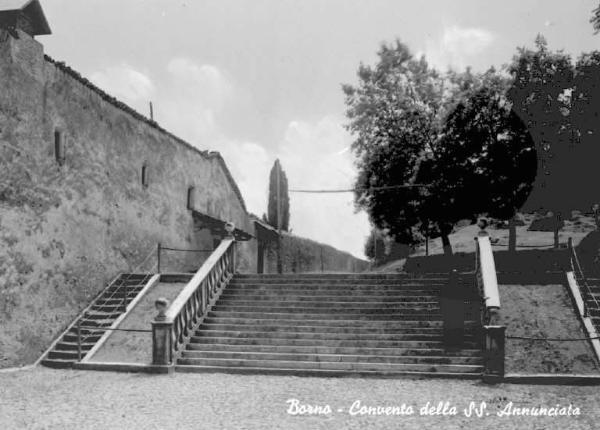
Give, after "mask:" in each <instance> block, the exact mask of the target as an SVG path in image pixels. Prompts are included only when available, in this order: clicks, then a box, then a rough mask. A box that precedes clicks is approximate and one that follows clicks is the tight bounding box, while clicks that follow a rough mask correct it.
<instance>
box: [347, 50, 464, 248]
mask: <svg viewBox="0 0 600 430" xmlns="http://www.w3.org/2000/svg"><path fill="white" fill-rule="evenodd" d="M378 56H379V61H378V63H377V64H376V65H375V66H374V67H370V66H366V65H363V64H361V66H360V67H359V70H358V79H359V82H358V85H356V86H351V85H344V86H343V90H344V93H345V95H346V105H347V107H348V109H347V112H346V114H347V116H348V118H349V120H350V123H349V125H348V129H349V130H350V131H351V132H352V133H353V134H354V136H355V140H354V143H353V146H352V148H353V150H354V152H355V154H356V156H357V166H358V170H359V175H358V179H357V183H356V188H357V190H358V191H357V193H356V195H355V201H356V204H357V206H358V207H359V208H362V209H365V210H366V212H367V213H368V214H369V217H370V220H371V222H372V224H373V225H374V226H375V227H377V228H379V229H381V230H387V231H389V234H390V235H391V236H393V237H395V238H396V240H398V241H399V242H403V243H407V244H408V243H414V242H416V241H418V240H419V239H420V235H419V234H418V233H419V230H420V229H422V226H423V225H424V223H427V224H428V223H429V222H428V221H427V219H426V216H427V215H428V214H427V213H426V211H425V210H424V208H425V207H426V206H425V205H426V204H427V195H428V191H427V189H426V188H423V187H410V188H394V189H385V190H377V189H374V188H377V187H389V186H398V185H400V186H405V185H415V184H417V182H418V181H419V180H420V179H421V178H420V175H419V171H420V166H421V163H422V161H423V160H424V159H425V158H427V157H428V156H430V155H431V154H433V153H435V151H436V146H437V145H438V144H439V135H440V129H441V124H442V118H443V116H444V115H445V111H446V108H447V106H448V105H449V104H450V100H452V99H453V98H454V97H455V94H456V93H457V92H458V91H459V90H460V86H459V85H457V84H455V83H454V82H451V81H450V80H447V82H445V80H444V79H442V77H441V76H440V75H439V73H438V72H437V71H435V70H434V69H432V68H430V67H429V65H428V64H427V62H426V61H425V59H424V58H423V57H422V58H420V59H415V58H414V57H413V56H412V55H411V53H410V51H409V49H408V48H407V47H406V45H404V44H402V43H401V42H399V41H396V42H395V43H394V44H391V45H383V46H382V47H381V48H380V50H379V52H378ZM455 80H456V81H458V79H455ZM446 84H447V85H446Z"/></svg>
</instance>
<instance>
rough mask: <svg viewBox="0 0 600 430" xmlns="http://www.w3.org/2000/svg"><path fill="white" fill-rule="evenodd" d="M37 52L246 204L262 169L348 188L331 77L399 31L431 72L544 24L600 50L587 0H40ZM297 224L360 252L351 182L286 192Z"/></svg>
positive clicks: (488, 53) (362, 231) (348, 76)
mask: <svg viewBox="0 0 600 430" xmlns="http://www.w3.org/2000/svg"><path fill="white" fill-rule="evenodd" d="M41 3H42V6H43V8H44V11H45V13H46V15H47V18H48V21H49V23H50V27H51V28H52V31H53V34H52V35H50V36H43V37H39V38H38V40H39V41H40V42H41V43H42V44H44V47H45V52H46V53H47V54H49V55H50V56H52V57H53V58H55V59H56V60H59V61H64V62H66V63H67V64H68V65H70V66H71V67H73V68H74V69H75V70H77V71H79V72H80V73H81V74H82V75H84V76H86V77H88V78H90V79H91V80H92V81H93V82H94V83H96V84H97V85H98V86H100V87H101V88H103V89H104V90H106V91H107V92H109V93H111V94H112V95H114V96H115V97H117V98H119V99H120V100H122V101H124V102H125V103H127V104H129V105H130V106H131V107H133V108H135V109H137V110H138V111H139V112H141V113H143V114H145V115H148V112H149V108H148V103H149V102H150V101H152V102H153V104H154V113H155V115H154V116H155V120H156V121H157V122H158V123H159V124H160V125H161V126H163V127H165V128H166V129H168V130H169V131H171V132H173V133H175V134H176V135H178V136H180V137H182V138H184V139H186V140H187V141H189V142H190V143H191V144H193V145H195V146H197V147H198V148H200V149H203V150H204V149H209V150H216V151H219V152H221V153H222V155H223V156H224V158H225V160H226V162H227V165H228V167H229V169H230V170H231V172H232V174H233V176H234V178H235V179H236V182H237V183H238V185H239V187H240V189H241V191H242V194H243V196H244V199H245V201H246V205H247V207H248V210H249V211H251V212H253V213H255V214H257V215H259V216H260V215H262V214H263V213H264V212H266V205H267V188H268V176H269V170H270V168H271V166H272V165H273V162H274V161H275V159H276V158H279V159H280V160H281V163H282V166H283V168H284V170H285V171H286V173H287V176H288V182H289V186H290V188H291V189H299V188H300V189H338V188H351V187H352V185H353V182H354V179H355V177H356V169H355V167H354V159H353V156H352V152H351V151H350V150H349V147H350V145H351V143H352V136H351V135H350V134H349V133H348V132H347V131H346V129H345V127H344V125H345V124H346V123H347V121H346V119H345V116H344V115H345V108H344V98H343V93H342V91H341V85H342V84H344V83H350V84H353V83H356V70H357V68H358V66H359V64H360V63H361V62H363V63H366V64H373V63H374V62H375V61H376V52H377V50H378V48H379V46H380V44H381V43H383V42H392V41H394V40H395V39H396V38H398V39H400V40H401V41H402V42H404V43H406V44H407V45H408V46H409V47H410V48H411V50H412V51H413V52H414V53H415V54H417V55H425V56H426V58H427V59H428V60H429V62H430V63H431V64H433V65H435V66H436V67H438V68H439V69H441V70H445V69H447V68H448V67H452V68H454V69H462V68H464V67H466V66H471V67H473V68H474V69H475V70H485V69H487V68H488V67H490V66H492V65H493V66H496V67H499V66H501V65H503V64H506V63H508V62H510V60H511V58H512V57H513V55H514V54H515V53H516V49H517V47H521V46H532V45H533V41H534V39H535V36H536V35H537V34H538V33H542V34H543V35H544V36H545V37H546V39H547V40H548V43H549V46H550V48H551V49H564V50H565V51H566V52H568V53H570V54H572V55H573V56H574V57H576V56H577V55H579V54H580V53H581V52H586V51H590V50H593V49H596V48H600V35H598V36H594V34H593V29H592V27H591V24H590V23H589V22H588V21H589V18H590V16H591V11H592V9H594V8H595V7H596V6H597V5H598V0H569V1H565V0H543V1H542V0H518V1H517V0H504V1H501V2H498V1H495V2H491V1H482V0H453V1H448V0H430V1H427V0H419V1H402V0H360V1H358V0H186V1H183V0H77V1H75V0H41ZM290 199H291V201H290V213H291V216H290V227H291V229H292V231H293V233H294V234H297V235H300V236H304V237H308V238H311V239H315V240H317V241H320V242H323V243H327V244H331V245H333V246H336V247H337V248H339V249H343V250H345V251H349V252H351V253H352V254H354V255H356V256H359V257H363V256H364V254H363V245H364V242H365V239H366V237H367V236H368V234H369V231H370V227H369V222H368V217H367V215H366V214H365V213H364V212H356V210H355V208H354V204H353V196H352V194H350V193H348V194H326V195H314V194H295V193H291V195H290Z"/></svg>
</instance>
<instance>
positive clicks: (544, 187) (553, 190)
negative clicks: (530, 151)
mask: <svg viewBox="0 0 600 430" xmlns="http://www.w3.org/2000/svg"><path fill="white" fill-rule="evenodd" d="M535 44H536V50H529V49H525V48H521V49H519V51H518V55H517V56H516V57H515V58H514V60H513V63H512V65H511V66H510V69H509V70H510V73H511V74H512V76H513V83H512V86H511V88H510V89H509V91H508V97H509V99H510V101H511V102H512V103H513V109H514V110H515V112H516V113H517V114H518V115H519V117H520V118H521V120H522V121H523V122H524V123H525V125H526V127H527V129H528V130H529V132H530V134H531V136H532V138H533V140H534V142H535V145H536V150H537V156H538V167H537V176H536V180H535V184H534V191H533V192H532V195H531V198H530V199H529V201H528V202H527V205H526V209H528V210H543V211H552V212H554V213H555V214H560V213H566V212H568V211H569V210H570V209H573V207H574V205H575V203H576V202H575V201H574V200H573V198H574V197H576V196H575V195H574V193H573V190H572V184H571V183H570V181H571V172H570V171H571V168H572V163H571V160H572V159H573V157H574V155H575V154H574V152H573V147H574V145H575V141H574V130H573V128H572V127H571V120H570V115H569V114H570V108H571V106H570V92H571V91H572V87H573V76H574V67H573V64H572V62H571V58H570V57H569V56H568V55H567V54H564V53H563V52H562V51H557V52H552V51H550V50H548V47H547V44H546V41H545V39H544V38H543V37H542V36H538V37H537V39H536V42H535Z"/></svg>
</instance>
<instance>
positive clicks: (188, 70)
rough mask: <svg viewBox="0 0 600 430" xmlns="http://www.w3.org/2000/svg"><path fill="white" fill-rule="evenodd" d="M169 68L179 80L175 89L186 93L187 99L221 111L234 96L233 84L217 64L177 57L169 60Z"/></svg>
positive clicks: (180, 92) (179, 93)
mask: <svg viewBox="0 0 600 430" xmlns="http://www.w3.org/2000/svg"><path fill="white" fill-rule="evenodd" d="M167 70H168V72H169V74H170V77H171V79H172V80H174V81H175V82H177V85H176V87H175V88H174V90H175V91H176V92H177V93H178V95H184V96H185V98H186V100H190V101H194V102H199V103H201V104H202V106H204V107H206V108H210V109H212V110H214V111H220V110H222V109H223V107H224V105H225V103H227V102H228V101H229V100H230V98H231V96H232V93H233V84H232V83H231V81H230V80H229V79H228V78H227V76H225V73H224V72H223V71H221V70H220V69H219V68H217V67H216V66H213V65H210V64H201V65H199V64H196V63H195V62H194V61H193V60H190V59H188V58H175V59H173V60H171V61H170V62H169V64H168V65H167ZM196 98H197V100H192V99H196Z"/></svg>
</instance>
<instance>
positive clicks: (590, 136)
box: [568, 51, 600, 209]
mask: <svg viewBox="0 0 600 430" xmlns="http://www.w3.org/2000/svg"><path fill="white" fill-rule="evenodd" d="M570 119H571V124H572V127H573V136H574V141H575V150H574V151H571V152H572V154H571V155H572V156H571V157H570V159H569V160H568V162H569V163H570V165H571V166H572V168H571V169H570V178H571V181H570V183H571V187H572V189H575V190H580V192H576V193H574V196H572V197H576V202H574V205H573V209H575V208H577V209H589V208H590V207H591V206H592V205H593V204H595V203H598V202H599V201H600V195H599V194H600V193H599V192H598V190H597V187H595V186H590V184H596V183H598V180H599V179H600V174H599V169H598V162H599V161H598V160H600V139H599V138H600V52H599V51H593V52H590V53H587V54H582V55H581V56H580V57H579V59H578V60H577V63H576V64H575V77H574V79H573V89H572V94H571V114H570ZM583 190H585V192H583Z"/></svg>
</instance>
